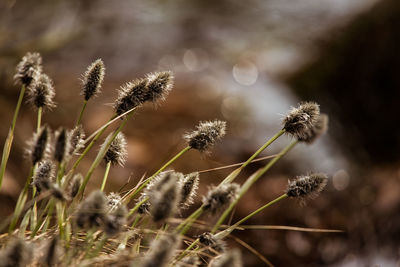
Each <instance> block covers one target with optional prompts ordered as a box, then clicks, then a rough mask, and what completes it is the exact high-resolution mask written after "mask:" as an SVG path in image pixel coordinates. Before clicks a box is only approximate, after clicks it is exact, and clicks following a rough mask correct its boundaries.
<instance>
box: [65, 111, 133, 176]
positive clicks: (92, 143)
mask: <svg viewBox="0 0 400 267" xmlns="http://www.w3.org/2000/svg"><path fill="white" fill-rule="evenodd" d="M131 114H132V113H131ZM114 117H115V115H114V116H113V117H111V119H109V121H111V120H113V119H114ZM108 126H109V125H107V126H106V127H104V128H102V129H101V130H100V131H99V132H98V133H97V134H96V136H95V137H94V138H93V139H92V141H91V142H90V143H89V145H88V146H87V147H86V148H85V150H84V151H83V152H82V154H81V155H80V156H79V158H78V159H77V160H76V161H75V163H74V165H73V166H72V169H71V171H72V172H73V171H74V170H75V169H76V168H77V167H78V165H79V163H80V162H81V161H82V159H83V158H84V157H85V156H86V154H87V153H88V152H89V150H90V149H91V148H92V147H93V145H94V144H95V143H96V142H97V140H98V139H99V138H100V136H101V135H102V134H103V133H104V132H105V130H107V128H108Z"/></svg>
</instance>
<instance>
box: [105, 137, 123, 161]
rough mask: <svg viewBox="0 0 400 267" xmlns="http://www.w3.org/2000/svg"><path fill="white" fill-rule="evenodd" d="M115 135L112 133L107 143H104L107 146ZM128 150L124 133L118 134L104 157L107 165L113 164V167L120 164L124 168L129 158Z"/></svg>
mask: <svg viewBox="0 0 400 267" xmlns="http://www.w3.org/2000/svg"><path fill="white" fill-rule="evenodd" d="M112 135H113V133H111V134H110V135H109V136H108V137H107V138H106V141H105V142H104V143H103V146H105V145H106V144H107V143H108V142H109V140H110V138H111V137H112ZM127 153H128V152H127V150H126V139H125V136H124V134H123V133H121V132H120V133H118V134H117V136H116V137H115V138H114V140H113V141H112V142H111V144H110V147H109V148H108V150H107V152H106V154H105V155H104V161H105V162H106V163H108V162H111V164H112V165H116V164H119V165H121V166H124V164H125V161H126V156H127Z"/></svg>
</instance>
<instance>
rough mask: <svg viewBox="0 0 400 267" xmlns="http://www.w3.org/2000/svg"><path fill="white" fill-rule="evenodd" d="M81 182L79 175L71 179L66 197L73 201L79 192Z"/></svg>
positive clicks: (81, 177)
mask: <svg viewBox="0 0 400 267" xmlns="http://www.w3.org/2000/svg"><path fill="white" fill-rule="evenodd" d="M82 181H83V176H82V174H80V173H77V174H75V175H74V177H73V178H72V181H71V183H70V185H69V190H68V195H69V197H70V198H71V199H73V198H74V197H75V196H76V195H77V194H78V191H79V187H81V185H82Z"/></svg>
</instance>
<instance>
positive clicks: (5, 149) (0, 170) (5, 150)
mask: <svg viewBox="0 0 400 267" xmlns="http://www.w3.org/2000/svg"><path fill="white" fill-rule="evenodd" d="M24 94H25V85H22V87H21V91H20V93H19V97H18V102H17V106H16V107H15V111H14V117H13V120H12V123H11V128H10V130H9V131H8V135H7V139H6V142H5V143H4V147H3V154H2V157H1V166H0V188H1V184H2V182H3V176H4V173H5V172H6V166H7V161H8V157H9V156H10V152H11V146H12V142H13V139H14V129H15V125H16V123H17V117H18V113H19V110H20V109H21V103H22V100H23V98H24Z"/></svg>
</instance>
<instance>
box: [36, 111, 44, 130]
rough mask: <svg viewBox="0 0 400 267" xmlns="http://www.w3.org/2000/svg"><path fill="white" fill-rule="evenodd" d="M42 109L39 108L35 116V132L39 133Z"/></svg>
mask: <svg viewBox="0 0 400 267" xmlns="http://www.w3.org/2000/svg"><path fill="white" fill-rule="evenodd" d="M42 110H43V109H42V107H39V109H38V114H37V125H36V132H39V130H40V125H41V123H42Z"/></svg>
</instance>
